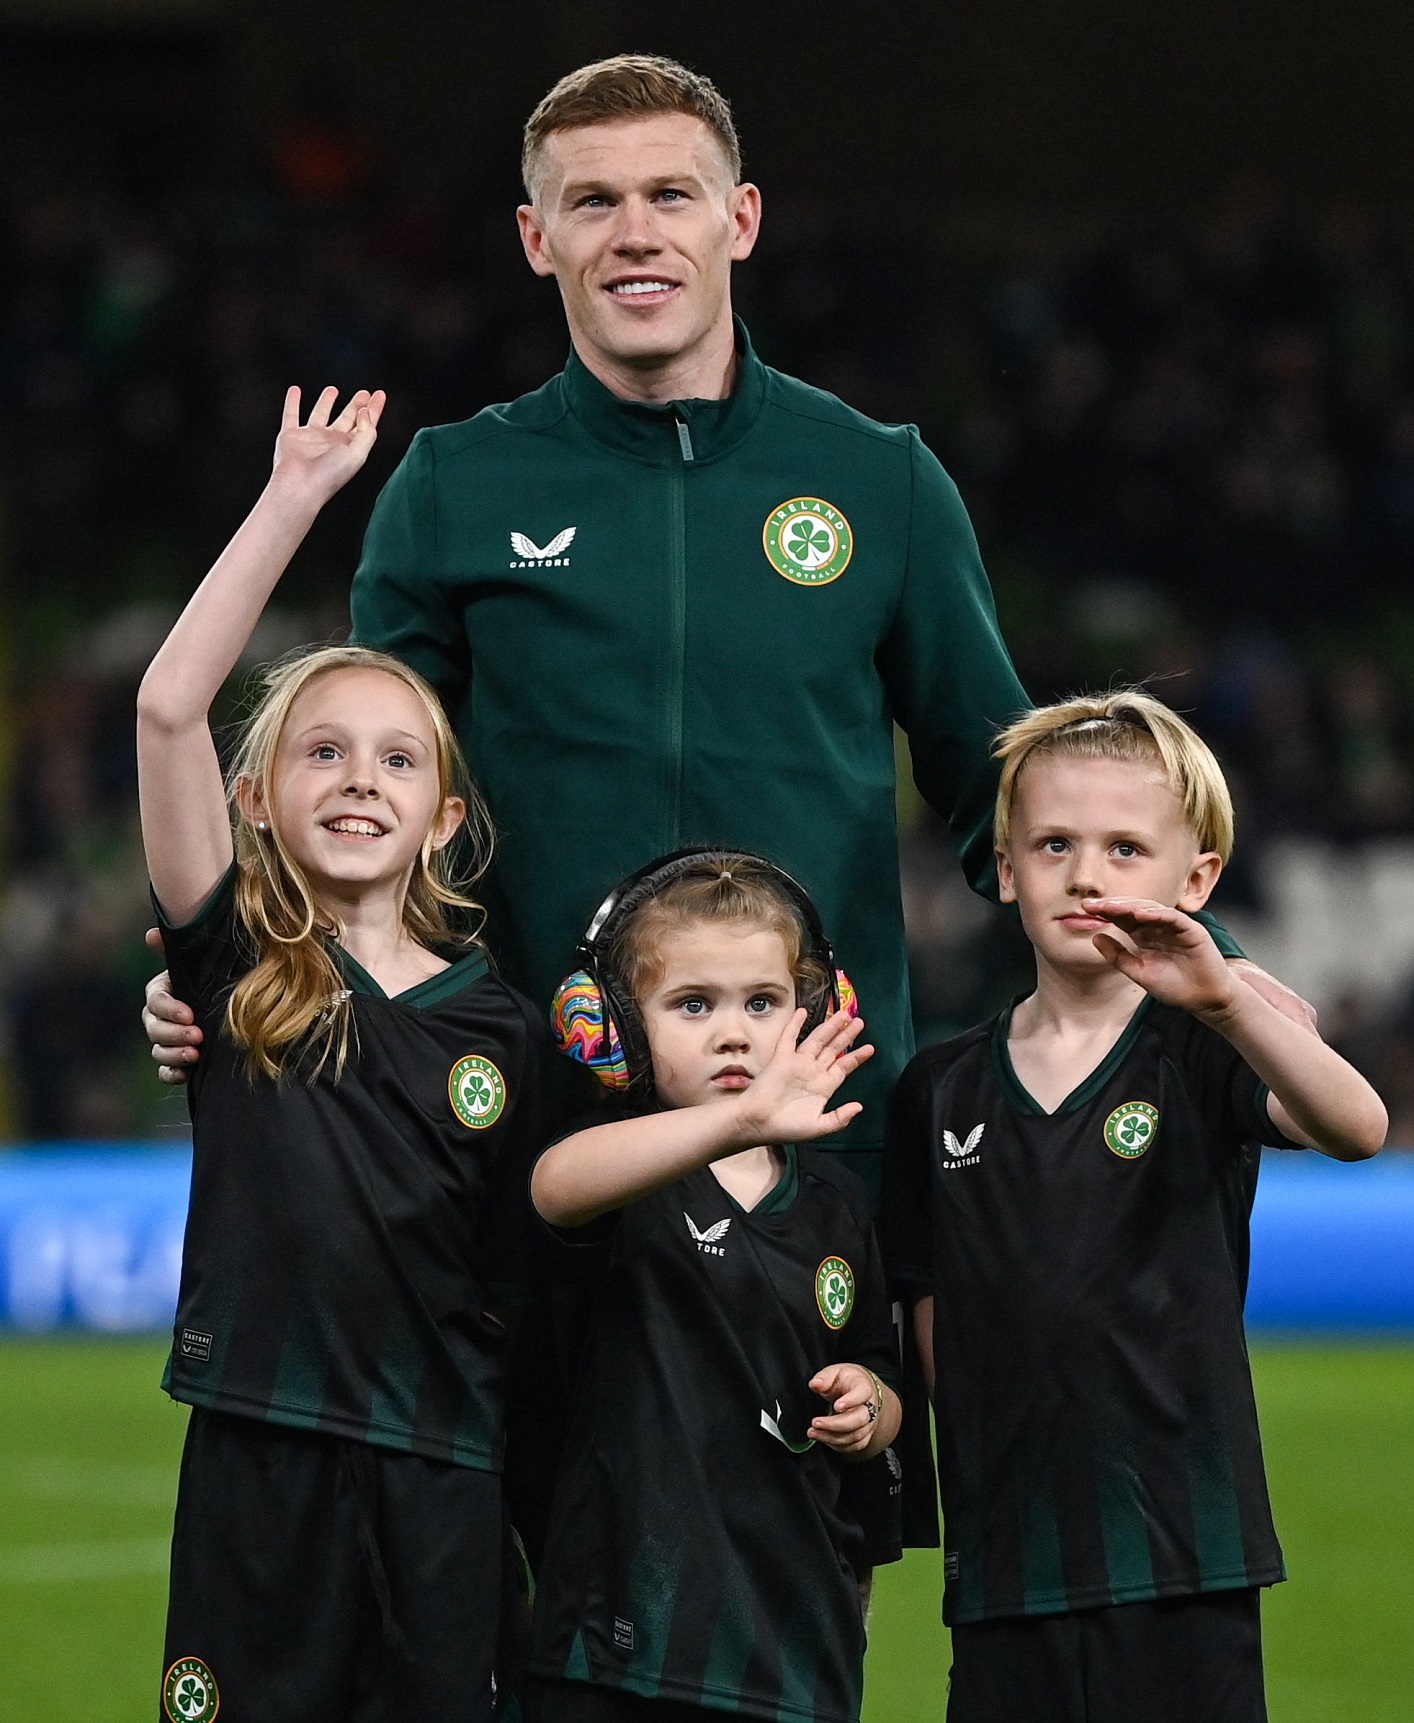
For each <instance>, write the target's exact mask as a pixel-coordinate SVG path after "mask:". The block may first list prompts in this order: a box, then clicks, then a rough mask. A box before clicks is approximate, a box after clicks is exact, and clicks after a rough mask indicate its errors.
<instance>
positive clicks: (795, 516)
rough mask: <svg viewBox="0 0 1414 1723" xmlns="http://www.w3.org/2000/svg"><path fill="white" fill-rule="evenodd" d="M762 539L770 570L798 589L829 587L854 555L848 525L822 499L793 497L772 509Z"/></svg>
mask: <svg viewBox="0 0 1414 1723" xmlns="http://www.w3.org/2000/svg"><path fill="white" fill-rule="evenodd" d="M761 539H762V543H763V544H764V545H765V547H766V555H767V557H768V558H769V560H770V563H771V567H772V568H774V569H775V571H776V573H777V574H783V575H784V576H785V577H786V579H787V580H793V581H795V582H796V583H797V585H799V586H828V585H829V583H830V582H831V581H832V580H838V579H839V577H840V576H841V575H842V574H843V573H844V571H845V569H847V568H848V567H849V559H850V557H852V556H853V555H854V534H853V533H852V532H851V531H850V527H849V522H848V521H847V520H846V519H845V518H844V516H843V515H842V514H841V513H840V511H839V510H838V509H837V508H835V507H834V506H833V504H831V503H827V502H826V501H825V500H824V499H823V498H822V497H792V498H791V499H790V501H789V502H785V503H782V504H781V506H780V507H779V508H778V509H772V510H771V512H770V514H769V515H767V517H766V525H765V527H764V528H763V530H762V535H761Z"/></svg>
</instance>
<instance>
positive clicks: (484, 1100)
mask: <svg viewBox="0 0 1414 1723" xmlns="http://www.w3.org/2000/svg"><path fill="white" fill-rule="evenodd" d="M447 1093H448V1095H449V1096H450V1097H451V1102H452V1111H453V1112H454V1113H455V1114H456V1115H457V1117H458V1118H459V1119H460V1120H461V1122H462V1123H463V1124H464V1125H465V1126H466V1128H467V1129H468V1130H469V1131H484V1130H485V1129H486V1127H487V1126H488V1125H494V1124H495V1123H496V1121H497V1119H499V1118H500V1116H501V1114H502V1113H503V1112H504V1111H505V1110H506V1080H505V1078H504V1077H502V1075H501V1073H500V1072H499V1071H498V1070H497V1069H496V1067H495V1066H494V1065H493V1064H492V1063H491V1061H490V1060H489V1059H483V1058H482V1057H481V1055H480V1054H479V1053H468V1054H467V1055H466V1057H465V1058H464V1059H458V1060H457V1062H456V1064H455V1065H453V1066H452V1070H451V1075H450V1076H449V1077H448V1078H447Z"/></svg>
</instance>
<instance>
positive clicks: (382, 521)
mask: <svg viewBox="0 0 1414 1723" xmlns="http://www.w3.org/2000/svg"><path fill="white" fill-rule="evenodd" d="M436 490H437V464H436V454H435V447H434V445H433V443H432V441H431V439H430V438H429V437H428V434H427V432H426V431H419V432H418V433H417V435H416V436H415V437H414V438H413V440H412V444H411V447H410V448H409V449H408V452H407V454H406V455H404V456H403V458H402V460H401V462H400V463H399V464H398V467H397V469H396V470H395V471H394V473H393V476H392V477H391V478H390V479H389V480H388V482H387V484H386V485H384V487H383V489H382V491H381V492H380V494H379V497H378V501H377V502H376V503H375V504H374V505H373V514H372V517H371V518H370V520H369V522H368V531H367V532H366V533H365V534H364V538H363V556H362V557H361V558H360V560H359V565H358V570H357V572H356V573H355V575H354V578H353V590H352V592H351V593H350V595H349V610H350V614H351V617H352V621H353V633H352V638H353V640H354V641H356V642H357V644H358V645H360V646H371V647H373V648H374V649H375V650H376V651H379V652H390V653H392V655H393V656H394V657H395V658H400V659H402V661H403V663H404V664H408V665H410V666H411V667H412V668H413V669H414V670H416V671H417V672H418V673H419V674H420V675H422V676H425V677H426V678H427V680H428V681H429V682H430V683H431V684H432V686H433V687H434V688H435V689H436V690H437V693H438V695H439V697H440V698H441V701H442V704H443V706H445V707H446V709H447V713H448V715H449V716H450V717H451V718H452V720H453V722H455V721H456V718H457V715H458V713H459V712H460V710H461V708H462V705H463V703H464V701H465V698H466V691H467V688H468V686H469V684H470V681H471V646H470V642H469V641H468V640H467V636H466V620H465V616H464V614H463V611H462V608H461V606H460V605H458V604H457V603H456V602H455V599H454V594H453V593H452V591H451V589H450V588H449V586H448V584H447V582H446V581H445V580H443V579H442V578H440V577H441V569H440V567H439V565H438V558H437V495H436Z"/></svg>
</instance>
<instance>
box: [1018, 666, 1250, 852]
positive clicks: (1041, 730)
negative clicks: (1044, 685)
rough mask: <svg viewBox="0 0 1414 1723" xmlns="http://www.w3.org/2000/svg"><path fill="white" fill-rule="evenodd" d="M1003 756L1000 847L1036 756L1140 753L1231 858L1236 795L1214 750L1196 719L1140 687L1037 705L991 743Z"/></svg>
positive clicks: (1193, 822)
mask: <svg viewBox="0 0 1414 1723" xmlns="http://www.w3.org/2000/svg"><path fill="white" fill-rule="evenodd" d="M992 753H993V755H994V756H995V758H997V759H999V760H1000V761H1001V762H1002V778H1001V783H1000V784H999V785H998V787H997V811H996V817H995V819H994V821H993V828H992V829H993V832H994V834H995V837H996V842H997V847H998V848H999V849H1006V848H1007V847H1008V845H1009V843H1010V841H1011V810H1012V806H1013V804H1014V803H1015V801H1016V786H1017V781H1018V779H1019V778H1020V776H1021V772H1022V768H1023V767H1024V766H1026V765H1027V764H1028V762H1030V761H1032V760H1036V759H1041V758H1046V759H1057V758H1060V759H1078V760H1133V761H1135V762H1136V763H1138V764H1140V765H1156V766H1158V768H1159V769H1160V771H1161V772H1162V773H1163V775H1164V777H1165V779H1166V780H1167V782H1168V784H1169V786H1170V788H1171V789H1172V790H1173V792H1174V794H1175V795H1176V796H1177V797H1178V799H1179V800H1180V801H1181V802H1182V803H1183V813H1184V817H1185V819H1186V820H1187V821H1188V824H1189V826H1190V828H1191V829H1192V832H1193V835H1194V837H1195V838H1197V840H1198V847H1199V848H1200V849H1202V850H1205V851H1206V850H1215V851H1216V852H1217V853H1218V854H1219V855H1220V856H1221V857H1222V859H1223V860H1224V861H1226V860H1227V859H1228V857H1229V856H1230V855H1231V854H1232V796H1231V794H1230V793H1229V791H1228V787H1227V780H1226V779H1225V778H1224V777H1223V772H1222V767H1221V766H1220V765H1219V764H1218V762H1217V759H1216V758H1215V757H1214V754H1213V750H1212V749H1211V748H1210V747H1209V746H1208V744H1207V743H1206V742H1205V741H1204V740H1203V738H1202V737H1201V736H1200V735H1199V734H1198V732H1197V731H1196V730H1195V729H1194V728H1193V726H1192V725H1191V724H1186V723H1185V722H1184V721H1183V719H1182V718H1180V717H1179V715H1178V713H1177V712H1175V711H1173V710H1171V709H1170V708H1169V707H1168V706H1165V705H1164V703H1163V701H1162V700H1156V699H1155V698H1154V696H1153V695H1152V694H1146V693H1144V691H1143V690H1142V689H1140V688H1121V689H1120V690H1119V691H1118V692H1117V693H1114V694H1077V695H1075V696H1074V697H1073V698H1072V699H1069V700H1061V701H1058V702H1057V703H1056V704H1055V705H1054V706H1037V707H1036V708H1035V709H1034V710H1032V711H1030V712H1024V713H1023V714H1022V715H1021V717H1019V718H1018V719H1017V720H1016V721H1015V723H1012V724H1008V725H1007V727H1006V729H1004V730H1003V731H1002V732H1001V734H1000V735H999V736H998V737H997V739H996V742H995V743H994V745H993V747H992Z"/></svg>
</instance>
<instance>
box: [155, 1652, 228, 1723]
mask: <svg viewBox="0 0 1414 1723" xmlns="http://www.w3.org/2000/svg"><path fill="white" fill-rule="evenodd" d="M220 1708H221V1701H220V1698H219V1696H218V1695H217V1692H216V1680H215V1677H214V1676H213V1675H212V1673H211V1671H210V1670H209V1669H208V1668H207V1667H206V1665H205V1664H204V1663H203V1662H202V1661H201V1659H200V1658H199V1657H179V1658H178V1659H177V1661H176V1662H175V1663H174V1664H173V1665H172V1667H171V1668H170V1669H169V1670H168V1671H167V1674H166V1676H165V1678H164V1680H163V1683H162V1710H163V1712H164V1713H165V1715H166V1716H167V1717H168V1718H170V1719H171V1723H211V1719H212V1718H213V1717H214V1716H215V1715H216V1713H217V1712H218V1711H219V1710H220Z"/></svg>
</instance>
